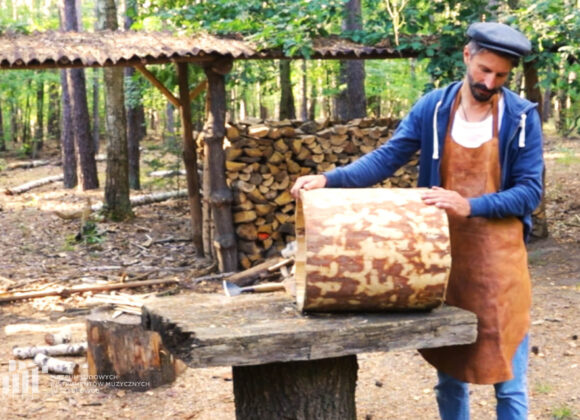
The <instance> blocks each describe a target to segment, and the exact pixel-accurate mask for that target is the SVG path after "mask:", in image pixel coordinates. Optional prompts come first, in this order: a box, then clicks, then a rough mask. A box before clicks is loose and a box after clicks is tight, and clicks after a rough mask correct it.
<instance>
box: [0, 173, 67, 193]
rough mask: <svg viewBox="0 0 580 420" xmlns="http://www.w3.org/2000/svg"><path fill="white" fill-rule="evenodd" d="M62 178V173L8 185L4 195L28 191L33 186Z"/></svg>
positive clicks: (39, 185) (36, 186) (40, 185)
mask: <svg viewBox="0 0 580 420" xmlns="http://www.w3.org/2000/svg"><path fill="white" fill-rule="evenodd" d="M63 179H64V176H63V175H54V176H47V177H45V178H41V179H37V180H34V181H30V182H27V183H25V184H22V185H19V186H17V187H10V188H6V190H4V194H6V195H17V194H22V193H25V192H27V191H30V190H32V189H34V188H38V187H42V186H43V185H48V184H51V183H53V182H58V181H62V180H63Z"/></svg>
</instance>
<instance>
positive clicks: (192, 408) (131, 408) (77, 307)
mask: <svg viewBox="0 0 580 420" xmlns="http://www.w3.org/2000/svg"><path fill="white" fill-rule="evenodd" d="M150 153H153V151H152V150H149V149H147V150H145V157H144V161H145V162H149V163H151V164H153V163H154V162H157V163H156V164H158V163H159V162H160V161H163V159H164V158H167V159H168V160H172V159H173V161H175V158H174V157H171V156H169V157H167V156H165V157H162V156H159V155H155V156H153V155H150ZM545 153H546V154H545V156H546V166H547V177H546V179H547V181H546V187H547V188H546V196H547V216H548V220H549V231H550V236H549V237H548V238H546V239H542V240H536V241H533V242H532V243H531V244H530V245H529V263H530V267H531V272H532V279H533V295H534V305H533V309H532V327H531V345H532V353H531V354H530V363H529V389H530V400H531V401H530V408H531V413H530V417H529V418H530V419H559V420H564V419H580V385H579V381H578V378H580V341H579V340H578V336H579V335H580V316H579V315H580V309H579V308H580V177H579V176H578V175H579V174H580V139H560V138H556V137H553V136H548V138H547V140H546V147H545ZM42 157H43V158H47V159H51V160H53V161H58V154H57V153H55V152H52V153H51V152H45V156H42ZM0 159H1V161H0V163H1V164H3V166H4V167H6V166H7V165H8V164H10V163H13V162H16V161H17V160H18V157H17V156H15V155H10V154H6V155H4V156H0ZM99 167H100V172H101V173H103V174H104V166H103V164H100V166H99ZM149 169H150V168H144V172H145V171H148V170H149ZM60 172H61V168H60V167H59V166H56V165H49V166H41V167H37V168H32V169H14V170H6V169H5V170H2V171H1V172H0V232H1V235H0V293H1V292H2V291H6V290H15V289H18V290H22V289H28V290H42V289H47V288H50V287H56V286H67V287H69V286H73V285H77V284H99V283H101V282H113V281H118V280H120V279H121V278H124V279H125V280H127V281H131V280H144V279H175V278H177V279H179V280H181V281H187V280H188V279H192V278H194V277H196V276H198V275H200V274H202V273H204V272H207V268H208V264H209V263H208V262H207V261H203V260H198V259H196V258H195V252H194V249H193V246H192V245H191V243H190V242H189V241H186V240H184V239H187V238H188V237H189V236H190V229H189V226H190V223H189V220H190V219H189V210H188V205H187V201H186V200H185V199H176V200H169V201H166V202H163V203H159V204H152V205H146V206H140V207H136V208H135V215H136V217H135V218H134V219H133V220H131V221H129V222H125V223H113V222H106V221H98V222H97V224H96V226H97V230H96V231H95V232H93V233H92V234H90V235H85V239H84V241H80V242H77V241H76V240H75V236H76V234H77V233H78V231H79V228H80V221H79V220H77V219H71V220H65V219H62V218H61V217H58V216H57V215H56V214H55V210H59V211H62V212H66V211H69V210H70V209H74V208H77V209H78V208H82V206H83V205H84V203H85V202H86V197H87V196H90V197H92V200H93V203H96V202H98V201H101V199H102V196H103V190H102V189H100V190H96V191H92V192H89V193H82V192H79V191H77V190H65V189H63V188H62V183H53V184H49V185H46V186H43V187H41V188H38V189H34V190H32V191H30V192H27V193H24V194H20V195H14V196H10V195H5V194H4V193H3V190H4V189H5V188H6V187H13V186H16V185H20V184H22V183H24V182H28V181H30V180H33V179H39V178H42V177H45V176H49V175H58V174H60ZM178 182H181V185H177V184H176V183H178ZM101 185H104V181H103V180H101ZM177 187H181V188H183V187H184V185H183V180H181V181H177V180H175V179H173V180H171V181H167V180H162V181H155V180H152V179H148V180H147V183H146V185H145V187H144V190H145V192H148V191H153V190H159V189H175V188H177ZM90 242H92V243H90ZM212 287H213V285H211V284H205V285H204V284H203V283H202V284H200V285H199V288H200V290H197V291H208V290H212ZM167 292H171V293H173V292H179V293H190V292H191V291H189V290H180V289H178V288H177V287H176V286H175V285H166V286H155V287H150V288H145V289H131V290H123V291H120V292H119V293H118V294H123V295H144V294H147V293H167ZM97 305H98V303H96V302H94V301H93V299H92V298H91V296H90V294H85V295H72V296H69V297H67V298H61V297H44V298H39V299H34V300H30V301H20V302H11V303H3V304H1V303H0V378H1V379H2V381H1V382H2V385H1V386H2V394H3V395H2V396H3V402H2V404H0V418H3V419H17V418H57V419H61V418H62V419H68V418H87V419H93V418H95V419H96V418H99V419H103V418H104V419H106V418H115V419H116V418H141V419H203V420H205V419H207V420H210V419H211V420H216V419H218V420H219V419H224V420H227V419H233V418H234V417H235V414H234V400H233V391H232V377H231V369H230V368H228V367H224V368H207V369H186V370H185V371H184V372H183V373H182V374H181V375H180V376H179V377H178V378H177V380H176V381H175V382H174V383H172V384H170V385H164V386H161V387H159V388H156V389H152V390H149V391H146V392H142V393H140V392H132V391H128V390H124V389H108V388H98V387H95V386H93V387H91V386H88V387H87V386H83V383H82V379H81V382H73V381H70V380H68V379H69V378H59V377H57V376H54V375H40V379H39V386H38V389H32V390H31V389H28V390H26V389H23V385H24V382H25V381H26V380H27V379H26V376H25V375H26V373H27V372H29V371H30V369H33V368H32V365H31V364H30V363H24V364H22V363H20V364H17V365H16V367H15V366H14V363H13V362H12V363H11V362H10V360H11V359H12V348H13V346H17V345H19V346H24V345H34V344H43V342H44V335H45V333H47V332H53V331H59V330H61V329H62V328H65V327H66V328H69V329H70V330H71V331H72V332H73V337H75V338H76V340H84V339H85V336H86V332H85V317H86V315H87V314H88V312H89V310H90V309H91V308H92V307H95V306H97ZM70 360H76V361H78V362H79V363H80V364H81V378H82V377H83V375H84V377H85V378H86V375H87V367H86V359H85V358H71V359H70ZM358 361H359V377H358V382H357V391H356V404H357V412H358V418H359V419H365V420H386V419H401V420H404V419H408V420H416V419H427V420H428V419H437V418H438V415H437V406H436V403H435V397H434V392H433V385H434V383H435V372H434V370H433V369H432V368H431V367H430V366H429V365H428V364H427V363H425V362H424V361H423V359H422V358H421V357H420V356H419V355H418V353H417V352H416V351H401V352H388V353H372V354H362V355H359V357H358ZM14 369H16V370H14ZM17 380H20V382H21V384H20V385H19V384H18V383H17V382H16V381H17ZM85 385H86V384H85ZM471 389H472V393H471V408H472V418H473V419H476V420H488V419H489V418H494V417H495V414H494V413H495V412H494V407H495V403H494V396H493V388H492V387H490V386H473V387H472V388H471Z"/></svg>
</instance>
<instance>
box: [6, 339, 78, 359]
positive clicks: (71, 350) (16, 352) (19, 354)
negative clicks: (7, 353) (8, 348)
mask: <svg viewBox="0 0 580 420" xmlns="http://www.w3.org/2000/svg"><path fill="white" fill-rule="evenodd" d="M86 352H87V343H86V342H83V343H66V344H57V345H54V346H28V347H14V348H13V349H12V355H13V356H14V357H15V358H17V359H32V358H33V357H36V355H37V354H45V355H47V356H82V355H84V354H85V353H86Z"/></svg>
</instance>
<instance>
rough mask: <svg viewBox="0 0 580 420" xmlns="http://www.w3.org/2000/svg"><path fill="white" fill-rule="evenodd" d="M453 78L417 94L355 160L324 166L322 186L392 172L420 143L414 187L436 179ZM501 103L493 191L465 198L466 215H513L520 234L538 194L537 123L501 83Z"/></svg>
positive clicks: (369, 181)
mask: <svg viewBox="0 0 580 420" xmlns="http://www.w3.org/2000/svg"><path fill="white" fill-rule="evenodd" d="M461 84H462V83H461V82H455V83H453V84H451V85H449V86H448V87H446V88H443V89H437V90H434V91H432V92H430V93H428V94H426V95H425V96H423V97H422V98H421V99H419V101H417V103H416V104H415V105H414V106H413V108H412V109H411V111H410V112H409V114H408V115H407V116H406V117H405V118H404V119H403V120H402V121H401V123H400V124H399V126H398V127H397V129H396V130H395V133H394V134H393V136H392V138H391V139H390V140H389V141H388V142H386V143H385V144H383V145H382V146H381V147H379V148H378V149H376V150H374V151H372V152H371V153H368V154H367V155H364V156H363V157H361V158H360V159H358V160H357V161H355V162H353V163H351V164H349V165H347V166H344V167H340V168H336V169H333V170H332V171H329V172H326V173H325V174H324V175H325V176H326V178H327V183H326V186H327V187H330V188H333V187H334V188H336V187H344V188H350V187H369V186H372V185H375V184H377V183H379V182H381V181H383V180H384V179H386V178H388V177H390V176H392V175H393V173H394V172H395V171H396V170H397V169H399V168H400V167H401V166H402V165H404V164H405V163H407V162H408V161H409V159H410V158H411V156H413V154H414V153H415V152H416V151H417V150H418V149H421V154H420V159H419V180H418V186H419V187H432V186H439V185H441V178H440V162H441V160H440V157H441V156H442V154H443V145H444V141H445V134H446V131H447V125H448V122H449V115H450V113H451V107H452V106H453V101H454V100H455V97H456V96H457V92H458V90H459V88H460V87H461ZM502 93H503V97H504V103H505V109H504V114H503V119H502V123H501V128H500V132H499V148H500V151H499V158H500V164H501V187H500V190H499V191H498V192H496V193H492V194H485V195H482V196H480V197H476V198H470V199H469V203H470V205H471V214H470V217H476V216H480V217H490V218H501V217H508V216H517V217H518V218H520V219H521V220H522V222H523V223H524V238H525V239H527V238H528V235H529V232H530V230H531V226H532V218H531V214H532V212H533V211H534V209H535V208H536V207H537V206H538V204H539V203H540V200H541V198H542V172H543V169H544V161H543V151H542V143H543V141H542V129H541V123H540V116H539V114H538V112H537V111H536V107H537V104H534V103H532V102H530V101H528V100H526V99H522V98H520V97H519V96H518V95H516V94H515V93H513V92H511V91H510V90H508V89H505V88H502Z"/></svg>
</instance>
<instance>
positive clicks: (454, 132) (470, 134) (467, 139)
mask: <svg viewBox="0 0 580 420" xmlns="http://www.w3.org/2000/svg"><path fill="white" fill-rule="evenodd" d="M504 108H505V103H504V100H503V95H502V96H501V98H500V99H499V102H498V109H497V114H498V128H497V129H498V132H499V129H500V127H501V119H502V117H503V111H504ZM492 137H493V115H492V113H490V114H489V115H488V117H487V118H486V119H484V120H482V121H475V122H469V121H466V120H465V119H464V118H463V115H462V112H459V107H458V108H457V111H455V118H454V119H453V127H451V138H452V139H453V140H454V141H455V143H457V144H460V145H462V146H463V147H467V148H476V147H479V146H481V145H482V144H483V143H485V142H488V141H490V140H491V138H492Z"/></svg>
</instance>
